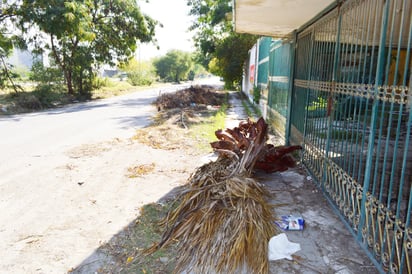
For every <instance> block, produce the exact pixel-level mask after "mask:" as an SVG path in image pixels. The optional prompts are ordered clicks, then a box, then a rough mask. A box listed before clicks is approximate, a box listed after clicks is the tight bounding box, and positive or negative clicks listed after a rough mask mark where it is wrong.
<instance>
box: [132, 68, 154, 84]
mask: <svg viewBox="0 0 412 274" xmlns="http://www.w3.org/2000/svg"><path fill="white" fill-rule="evenodd" d="M127 81H128V82H129V83H130V84H131V85H132V86H150V85H151V84H152V83H153V77H150V76H144V75H142V74H141V73H139V72H137V71H130V72H128V73H127Z"/></svg>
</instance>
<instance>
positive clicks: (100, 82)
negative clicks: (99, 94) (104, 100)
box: [92, 77, 111, 89]
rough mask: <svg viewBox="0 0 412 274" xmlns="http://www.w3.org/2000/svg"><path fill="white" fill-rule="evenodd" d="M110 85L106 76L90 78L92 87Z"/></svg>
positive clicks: (97, 87)
mask: <svg viewBox="0 0 412 274" xmlns="http://www.w3.org/2000/svg"><path fill="white" fill-rule="evenodd" d="M108 86H111V83H110V80H109V79H108V78H107V77H104V78H102V77H94V78H93V80H92V87H93V89H99V88H102V87H108Z"/></svg>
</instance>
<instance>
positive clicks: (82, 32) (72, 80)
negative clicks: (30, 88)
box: [10, 0, 157, 94]
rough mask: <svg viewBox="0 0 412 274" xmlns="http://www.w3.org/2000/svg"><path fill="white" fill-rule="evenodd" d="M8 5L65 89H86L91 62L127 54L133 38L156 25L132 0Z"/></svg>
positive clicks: (150, 33) (147, 36) (148, 36)
mask: <svg viewBox="0 0 412 274" xmlns="http://www.w3.org/2000/svg"><path fill="white" fill-rule="evenodd" d="M10 7H11V9H10V11H11V12H13V13H14V14H15V15H16V20H15V21H14V22H15V23H16V25H17V26H19V29H21V30H22V32H23V33H24V34H25V38H26V41H27V42H28V44H31V45H32V46H34V48H35V49H36V50H37V52H39V53H41V52H43V51H44V50H48V51H50V52H51V57H52V58H53V59H54V63H55V64H56V65H57V66H58V67H59V68H60V69H61V70H62V72H63V75H64V79H65V83H66V86H67V91H68V93H69V94H74V93H75V92H78V93H80V94H87V93H88V92H89V91H90V90H91V88H92V81H93V78H94V77H95V75H94V73H93V69H94V68H96V67H97V66H98V65H99V64H102V63H107V64H110V65H115V64H116V63H117V62H119V61H125V60H127V59H128V58H130V56H131V55H132V54H133V53H134V51H135V49H136V47H137V43H138V41H141V42H150V41H153V37H154V31H155V26H156V25H157V21H155V20H153V19H152V18H150V17H148V16H146V15H144V14H142V13H141V11H140V9H139V7H138V5H137V3H136V1H135V0H110V1H108V0H104V1H96V0H83V1H80V0H73V1H66V0H22V1H18V2H16V4H13V5H11V6H10ZM33 30H34V31H33Z"/></svg>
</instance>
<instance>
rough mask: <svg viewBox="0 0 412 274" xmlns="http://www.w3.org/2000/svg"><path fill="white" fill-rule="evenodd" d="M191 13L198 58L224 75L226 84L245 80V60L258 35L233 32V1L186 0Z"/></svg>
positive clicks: (213, 70)
mask: <svg viewBox="0 0 412 274" xmlns="http://www.w3.org/2000/svg"><path fill="white" fill-rule="evenodd" d="M187 3H188V5H189V6H190V15H193V16H194V17H195V18H196V21H195V22H194V23H193V25H192V26H191V29H192V30H196V35H195V38H194V40H195V44H196V47H197V48H198V51H199V52H200V54H198V55H197V61H198V62H200V63H202V64H203V65H204V66H205V67H209V69H212V72H213V73H214V74H217V75H219V76H221V77H223V79H224V81H225V84H226V87H228V88H232V87H233V86H235V85H237V84H239V83H240V82H241V81H242V75H243V63H244V61H245V60H246V59H247V56H248V51H249V49H250V48H251V47H252V46H253V44H254V43H256V40H257V37H256V36H254V35H250V34H239V33H235V32H234V31H233V23H232V20H231V18H232V16H231V12H232V1H231V0H187Z"/></svg>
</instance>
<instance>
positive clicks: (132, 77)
mask: <svg viewBox="0 0 412 274" xmlns="http://www.w3.org/2000/svg"><path fill="white" fill-rule="evenodd" d="M119 67H120V69H121V70H122V71H124V72H126V74H127V81H128V82H129V83H130V84H132V85H133V86H150V85H151V84H152V83H153V82H154V80H155V78H156V72H155V67H154V65H153V63H152V62H151V61H138V60H136V58H132V59H130V60H128V61H127V62H126V63H122V64H120V66H119Z"/></svg>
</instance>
